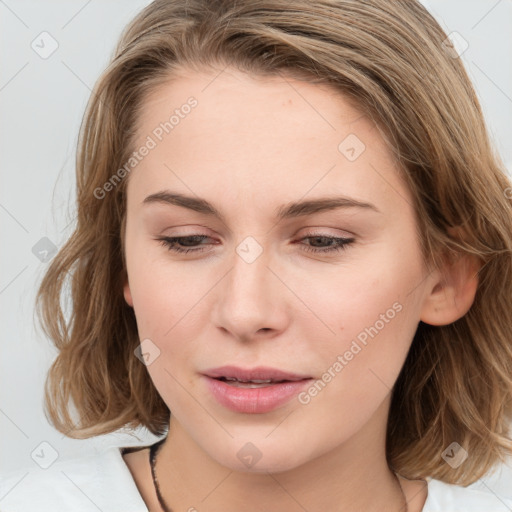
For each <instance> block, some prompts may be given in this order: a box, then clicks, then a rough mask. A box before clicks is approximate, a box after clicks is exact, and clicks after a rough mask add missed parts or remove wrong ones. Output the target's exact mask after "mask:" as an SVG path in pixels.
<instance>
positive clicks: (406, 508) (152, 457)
mask: <svg viewBox="0 0 512 512" xmlns="http://www.w3.org/2000/svg"><path fill="white" fill-rule="evenodd" d="M166 439H167V438H166V437H164V438H163V439H161V440H160V441H158V442H157V443H155V444H153V445H152V446H151V448H150V450H149V465H150V466H151V476H152V477H153V484H154V486H155V491H156V495H157V498H158V502H159V503H160V506H161V507H162V509H163V510H164V512H173V510H172V508H171V507H169V505H167V503H166V502H165V500H164V498H163V496H162V493H161V492H160V486H159V485H158V479H157V478H156V474H155V459H156V454H157V452H158V450H159V448H160V447H161V446H162V444H163V442H164V441H165V440H166ZM393 475H395V478H396V481H397V482H398V485H399V486H400V491H401V493H402V498H403V503H404V504H403V506H402V507H401V509H400V511H402V510H403V511H404V512H409V505H408V504H407V499H406V498H405V493H404V489H403V487H402V484H401V482H400V479H399V478H398V476H397V475H396V473H395V472H393Z"/></svg>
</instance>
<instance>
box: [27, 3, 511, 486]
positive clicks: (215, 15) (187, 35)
mask: <svg viewBox="0 0 512 512" xmlns="http://www.w3.org/2000/svg"><path fill="white" fill-rule="evenodd" d="M446 38H447V35H446V34H445V33H444V32H443V30H442V29H441V27H440V26H439V24H438V23H437V22H436V21H435V19H434V18H433V17H432V16H431V15H430V14H429V13H428V11H427V10H426V9H425V8H424V7H423V6H422V5H421V4H420V3H418V2H417V1H416V0H398V1H394V2H389V1H388V0H367V1H364V2H361V1H359V0H357V1H356V0H316V1H315V2H310V1H307V0H300V1H299V0H294V1H293V2H290V1H289V0H253V1H243V0H238V1H236V2H235V1H229V0H213V1H212V0H188V1H184V0H182V1H180V0H156V1H154V2H153V3H151V4H150V5H148V6H147V7H146V8H144V9H143V10H142V11H141V12H140V13H139V14H138V15H137V16H136V17H135V19H134V20H133V21H132V22H131V23H130V24H129V25H128V26H127V27H126V28H125V30H124V32H123V34H122V36H121V39H120V41H119V43H118V46H117V48H116V50H115V54H114V56H113V58H112V60H111V62H110V64H109V66H108V67H107V69H106V70H105V71H104V73H103V74H102V76H101V77H100V78H99V80H98V81H97V83H96V85H95V87H94V90H93V93H92V95H91V98H90V101H89V103H88V106H87V109H86V112H85V116H84V120H83V123H82V126H81V129H80V138H79V147H78V153H77V161H76V174H77V207H78V208H77V224H76V228H75V230H74V232H73V234H72V235H71V237H70V238H69V240H67V242H66V243H65V244H64V245H63V246H62V248H61V249H60V251H59V252H58V254H57V255H56V256H55V258H54V259H53V260H52V262H51V264H50V265H49V268H48V270H47V273H46V275H45V276H44V278H43V280H42V283H41V286H40V289H39V291H38V296H37V312H38V314H39V317H40V321H41V324H42V326H43V329H44V331H45V333H46V334H47V335H48V336H49V337H50V338H51V339H52V340H53V342H54V344H55V346H56V348H57V349H58V351H59V354H58V357H57V358H56V360H55V361H54V363H53V365H52V366H51V368H50V370H49V373H48V376H47V381H46V385H45V414H47V417H48V415H49V419H50V421H51V422H52V424H53V425H54V426H55V427H56V428H57V429H58V430H59V431H61V432H63V433H66V435H68V436H69V437H73V438H87V437H91V436H95V435H99V434H105V433H109V432H113V431H115V430H118V429H120V428H123V427H124V428H126V427H128V428H136V427H139V426H144V427H146V428H147V429H148V430H149V431H150V432H152V433H153V434H155V435H158V436H160V435H162V434H164V433H165V432H166V429H167V428H168V423H169V419H170V411H169V409H168V408H167V406H166V405H165V403H164V401H163V400H162V398H161V397H160V396H159V394H158V392H157V390H156V389H155V387H154V385H153V383H152V381H151V379H150V378H149V375H148V372H147V368H146V367H145V366H144V364H141V362H140V361H139V359H138V358H137V357H135V355H134V350H135V349H136V348H137V347H138V345H139V338H138V334H137V326H136V322H135V317H134V312H133V310H132V309H131V308H130V307H129V306H128V305H127V304H126V302H125V301H124V297H123V293H122V287H123V283H124V280H125V277H126V266H125V260H124V238H123V237H124V219H125V214H126V182H127V179H123V180H121V181H120V182H119V183H118V184H117V185H116V186H115V187H114V189H113V190H112V191H110V192H109V193H108V194H106V195H105V197H104V198H102V199H98V198H97V194H95V190H97V189H98V187H102V186H103V185H104V184H105V183H106V182H107V181H108V180H109V179H110V178H111V176H112V174H113V170H115V169H119V168H120V167H121V166H122V165H123V163H125V162H126V161H127V160H128V159H129V157H130V155H131V154H132V152H133V151H134V141H135V139H136V136H137V122H138V119H139V114H140V112H141V109H142V108H143V104H144V99H145V98H146V97H147V95H148V94H149V93H150V92H151V91H154V90H155V88H157V87H158V86H159V85H160V84H164V83H168V82H169V80H172V78H173V77H174V76H177V74H178V73H179V70H180V69H191V70H205V69H211V68H212V67H213V66H216V65H217V66H218V65H220V66H226V65H231V66H234V67H236V68H238V69H240V70H242V71H244V72H247V73H251V74H254V75H260V76H273V75H277V74H280V73H286V74H287V75H288V76H291V77H296V78H299V79H302V80H307V81H309V82H313V83H319V84H328V85H330V86H331V87H333V88H335V89H336V90H337V91H339V92H340V93H341V94H343V95H344V97H345V98H347V99H349V100H350V101H353V102H354V103H355V104H356V105H357V106H358V108H359V110H360V111H361V112H362V113H364V114H366V115H368V116H369V117H370V118H371V119H373V120H374V122H375V123H376V125H377V126H378V127H379V129H380V130H381V132H382V133H383V134H385V136H386V140H388V141H389V144H390V148H391V150H392V151H393V155H394V157H395V158H396V161H397V164H398V168H399V170H400V173H401V174H402V175H403V177H404V179H406V181H407V184H408V186H409V188H410V190H411V192H412V194H413V197H414V200H415V204H414V208H415V213H416V216H417V227H418V237H419V238H418V239H419V240H420V243H421V248H422V254H423V257H424V260H425V262H426V263H428V264H429V265H432V266H433V267H438V266H440V265H441V263H442V262H443V261H445V260H444V259H443V258H445V257H452V258H456V257H461V256H463V255H473V256H474V257H476V258H478V259H479V260H480V261H481V262H482V267H481V269H480V271H479V284H478V289H477V292H476V297H475V300H474V303H473V305H472V307H471V308H470V309H469V311H468V312H467V313H466V315H464V316H463V317H462V318H460V319H459V320H457V321H456V322H453V323H452V324H450V325H445V326H432V325H428V324H425V323H423V322H420V324H419V326H418V329H417V332H416V334H415V337H414V340H413V342H412V345H411V349H410V351H409V354H408V356H407V359H406V361H405V364H404V366H403V369H402V371H401V373H400V375H399V377H398V380H397V382H396V384H395V387H394V390H393V396H392V403H391V409H390V415H389V420H388V435H387V441H386V453H387V459H388V463H389V465H390V466H391V467H392V468H394V470H396V471H397V472H398V473H400V474H401V475H403V476H406V477H408V478H425V477H427V476H431V477H433V478H437V479H440V480H443V481H446V482H449V483H459V484H462V485H467V484H470V483H472V482H474V481H476V480H477V479H478V478H480V477H481V476H482V475H484V474H485V473H486V472H487V471H489V470H490V469H491V468H492V467H493V466H494V465H495V464H496V463H497V462H498V461H503V460H504V456H505V455H510V454H511V453H512V442H511V439H510V437H509V435H510V434H509V426H510V421H511V416H512V378H511V375H512V315H511V313H510V305H511V304H512V252H511V251H512V201H511V197H512V193H510V192H512V188H510V187H511V183H510V181H509V179H508V178H507V176H506V172H505V167H504V165H503V163H502V161H501V160H500V159H499V156H498V155H497V154H496V153H495V152H494V150H493V148H492V147H491V144H490V141H489V137H488V133H487V130H486V126H485V124H484V118H483V115H482V111H481V107H480V105H479V102H478V100H477V97H476V95H475V92H474V89H473V87H472V85H471V82H470V80H469V78H468V76H467V74H466V72H465V70H464V67H463V64H462V62H461V60H460V58H454V55H453V54H450V53H449V52H448V51H445V49H444V47H443V41H445V40H446ZM456 226H459V228H460V229H461V231H460V233H462V235H463V236H454V235H453V234H450V233H449V228H451V227H456ZM67 283H69V285H70V291H71V301H72V308H71V314H70V316H69V318H66V317H65V315H64V312H63V308H62V305H61V298H62V296H63V295H64V292H65V291H66V290H65V285H66V284H67ZM70 402H73V404H74V405H75V407H76V411H77V413H78V422H77V423H74V421H73V419H72V417H71V415H70V412H69V406H70ZM453 441H456V442H458V443H459V444H460V445H461V446H462V447H463V448H464V449H465V450H466V451H467V452H468V454H469V457H468V458H467V460H466V461H465V462H464V463H463V464H462V465H460V466H459V467H457V468H452V467H451V466H449V465H448V464H446V463H445V462H444V460H443V459H442V457H441V455H442V452H443V450H444V449H445V448H446V447H447V446H448V445H450V443H452V442H453Z"/></svg>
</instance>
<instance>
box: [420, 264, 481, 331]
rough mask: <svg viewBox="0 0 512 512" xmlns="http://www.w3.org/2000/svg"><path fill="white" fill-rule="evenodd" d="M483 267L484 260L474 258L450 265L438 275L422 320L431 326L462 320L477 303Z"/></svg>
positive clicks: (427, 299) (444, 267) (445, 265)
mask: <svg viewBox="0 0 512 512" xmlns="http://www.w3.org/2000/svg"><path fill="white" fill-rule="evenodd" d="M481 267H482V262H481V260H480V259H479V258H477V257H476V256H474V255H472V254H462V255H458V256H457V257H456V258H455V259H454V260H452V261H446V263H445V264H444V266H443V268H442V269H439V270H437V272H436V274H435V276H436V278H435V280H434V282H433V284H432V288H431V291H430V293H429V295H428V297H427V298H426V300H425V302H424V304H423V309H422V312H421V317H420V320H421V321H423V322H425V323H427V324H430V325H448V324H451V323H453V322H455V321H456V320H458V319H459V318H462V317H463V316H464V315H465V314H466V313H467V312H468V311H469V308H470V307H471V305H472V304H473V301H474V300H475V295H476V290H477V287H478V272H479V271H480V269H481Z"/></svg>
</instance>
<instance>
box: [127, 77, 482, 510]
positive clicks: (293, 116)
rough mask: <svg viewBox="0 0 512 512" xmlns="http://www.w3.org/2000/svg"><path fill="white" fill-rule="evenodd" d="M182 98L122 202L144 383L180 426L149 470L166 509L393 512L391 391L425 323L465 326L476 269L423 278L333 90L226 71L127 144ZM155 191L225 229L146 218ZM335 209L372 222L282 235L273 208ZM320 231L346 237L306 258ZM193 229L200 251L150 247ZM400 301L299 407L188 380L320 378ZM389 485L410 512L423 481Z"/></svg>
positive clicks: (330, 220)
mask: <svg viewBox="0 0 512 512" xmlns="http://www.w3.org/2000/svg"><path fill="white" fill-rule="evenodd" d="M190 96H194V97H195V98H196V99H197V101H198V105H197V107H196V108H195V109H193V110H192V111H191V113H190V114H189V115H188V116H185V117H184V119H180V123H179V125H177V126H175V128H174V129H173V130H172V132H170V133H169V134H167V135H165V136H164V138H163V140H162V141H161V142H159V143H158V144H157V146H156V147H155V148H154V149H152V150H151V151H150V152H149V154H148V155H147V156H146V157H145V158H144V159H143V160H142V161H141V162H140V163H139V164H138V165H137V167H136V168H135V169H134V170H133V171H132V172H131V174H130V176H129V182H128V187H127V224H126V240H125V251H126V258H127V274H128V279H127V280H126V283H125V285H124V297H125V300H126V302H127V303H128V304H129V305H130V306H132V307H133V309H134V312H135V316H136V319H137V326H138V331H139V336H140V339H141V340H144V339H146V338H149V339H150V340H151V341H152V343H154V345H155V346H157V347H158V349H159V350H160V354H159V356H158V357H157V358H156V359H155V360H154V361H152V362H151V363H150V364H148V366H147V370H148V372H149V374H150V376H151V379H152V381H153V382H154V385H155V386H156V389H157V390H158V392H159V393H160V395H161V396H162V399H163V400H164V401H165V403H166V404H167V406H168V407H169V408H170V410H171V411H172V416H171V422H170V431H169V436H168V439H167V441H166V443H165V444H164V445H163V447H162V448H161V450H160V452H159V455H158V458H157V465H156V473H157V478H158V480H159V483H160V488H161V491H162V494H163V497H164V499H165V500H166V502H167V503H168V504H169V505H170V506H171V507H172V508H173V510H175V511H177V510H189V509H190V510H193V509H191V507H195V509H197V510H198V511H201V512H203V511H219V510H222V511H224V512H234V511H237V512H239V511H240V510H242V509H243V510H244V511H248V512H256V511H260V510H267V511H282V510H286V511H289V512H295V511H303V510H304V509H306V510H308V511H311V512H312V511H332V512H334V511H340V510H347V511H348V510H350V511H359V510H364V511H367V512H371V511H382V510H383V509H385V510H389V511H394V510H396V511H398V510H400V509H401V505H402V494H401V491H400V488H399V486H398V484H397V481H396V479H395V477H394V476H393V473H392V472H391V470H390V469H389V468H388V466H387V464H386V459H385V432H386V424H387V418H388V412H389V405H390V392H391V388H392V386H393V384H394V382H395V381H396V379H397V377H398V374H399V372H400V369H401V367H402V365H403V363H404V360H405V357H406V355H407V352H408V349H409V347H410V345H411V342H412V339H413V336H414V333H415V331H416V329H417V326H418V323H419V321H420V320H422V321H424V322H426V323H431V324H433V325H444V324H448V323H451V322H454V321H455V320H457V319H458V318H460V317H461V316H463V315H464V314H465V313H466V312H467V310H468V309H469V307H470V306H471V304H472V302H473V300H474V295H475V291H476V286H477V278H476V272H475V267H474V265H472V264H471V263H470V264H468V262H467V261H466V260H465V259H462V258H461V259H460V260H458V261H457V262H456V263H454V264H453V265H452V266H450V267H448V266H447V267H446V268H445V269H444V270H445V276H444V278H442V274H441V269H437V270H435V271H430V270H427V269H426V268H424V266H423V263H422V260H421V253H420V247H419V243H418V241H417V239H416V235H415V226H416V225H415V216H414V211H413V207H412V204H413V200H412V197H411V194H410V192H409V190H408V189H407V187H406V186H405V184H404V183H403V182H402V181H401V179H400V177H399V175H398V172H397V168H396V166H395V163H394V162H393V159H392V157H391V154H390V152H389V150H388V148H387V146H386V145H385V143H384V140H383V139H382V137H381V135H380V132H379V130H378V129H377V128H376V126H375V125H374V124H373V123H372V122H371V121H370V120H369V119H368V118H367V117H365V116H362V115H361V113H359V112H358V111H357V110H355V109H354V107H353V106H351V105H350V104H349V103H348V102H347V100H346V99H345V98H344V97H342V96H341V95H340V94H337V93H336V92H335V91H334V90H332V89H330V88H328V87H327V86H320V85H318V84H311V83H306V82H302V81H298V80H294V79H292V78H290V77H286V76H285V75H281V76H277V77H271V78H268V77H267V78H261V77H260V78H257V77H252V76H249V75H247V74H244V73H241V72H240V71H238V70H235V69H233V68H226V69H225V70H224V71H223V72H221V73H220V74H219V73H218V72H215V73H214V72H204V73H197V72H192V71H187V72H184V73H183V74H182V75H181V76H180V77H179V78H178V79H176V80H173V82H172V83H171V82H169V83H168V84H166V85H164V86H161V87H160V88H159V89H158V90H156V91H154V92H153V93H152V95H151V96H150V97H149V98H148V99H147V100H146V102H145V106H144V109H143V110H142V115H141V118H140V120H139V126H138V132H137V133H138V134H139V140H138V144H137V147H138V146H139V145H141V144H143V143H144V141H145V140H146V137H147V136H148V135H150V134H151V133H152V131H153V130H154V129H155V127H156V126H158V125H159V123H161V122H162V121H164V120H166V119H168V117H169V113H170V112H172V111H174V110H175V109H176V108H179V106H180V105H183V104H184V103H186V101H187V98H189V97H190ZM349 134H355V135H356V136H357V137H358V138H359V139H360V140H361V141H363V143H364V144H365V147H366V148H365V150H364V151H363V152H362V153H361V154H360V156H359V157H358V158H357V159H355V160H354V161H350V160H349V159H347V157H346V156H345V154H343V153H342V152H340V151H339V150H338V145H339V144H340V142H342V141H343V140H344V139H345V138H346V137H347V136H348V135H349ZM165 189H167V190H171V191H173V192H180V193H183V194H187V195H192V196H198V197H201V198H205V199H206V200H207V201H209V202H211V203H213V204H214V205H215V207H216V208H217V209H218V210H219V211H220V212H221V213H222V214H223V216H224V217H225V222H223V221H221V220H220V219H218V218H216V217H214V216H211V215H206V214H203V213H198V212H194V211H192V210H189V209H187V208H184V207H180V206H176V205H170V204H157V203H151V204H143V200H144V198H146V197H147V196H148V195H150V194H154V193H156V192H159V191H161V190H165ZM332 195H335V196H339V195H344V196H347V197H351V198H354V199H357V200H359V201H364V202H367V203H372V204H373V205H375V207H376V208H377V209H378V210H379V211H378V212H376V211H373V210H370V209H363V208H339V209H335V210H330V211H324V212H320V213H315V214H312V215H308V216H305V217H296V218H292V219H287V220H282V221H280V222H277V221H276V218H275V216H274V212H275V209H276V208H277V207H279V206H280V205H283V204H285V203H288V202H291V201H298V200H301V199H316V198H319V197H325V196H332ZM312 233H313V235H316V236H319V234H321V235H323V236H331V237H345V238H354V239H355V241H354V242H353V243H352V244H350V245H348V246H346V248H345V250H342V251H340V252H336V251H333V252H332V253H325V254H322V253H318V254H316V253H312V252H308V251H307V250H305V247H308V246H313V247H316V248H320V249H325V248H326V247H328V246H329V241H328V240H327V241H325V240H323V241H320V242H317V244H316V245H314V242H315V240H312V239H311V238H309V239H308V238H305V237H306V235H307V236H311V234H312ZM197 234H199V235H206V236H208V237H210V238H207V239H206V240H205V241H203V242H196V245H195V247H196V248H197V247H204V248H205V250H204V252H198V253H190V254H175V253H173V252H171V251H169V249H168V248H167V247H165V246H163V245H162V243H161V242H160V241H159V240H158V238H159V237H162V236H191V235H197ZM248 236H251V237H253V238H254V239H255V240H257V242H258V244H259V246H260V247H261V249H262V253H261V254H260V255H259V257H258V258H256V259H255V261H253V262H252V263H247V262H246V261H245V260H244V259H243V258H242V257H240V256H239V255H238V254H237V252H236V248H237V246H238V245H239V244H241V242H242V241H243V240H244V239H245V238H246V237H248ZM201 243H202V244H205V245H201ZM192 247H193V246H192ZM185 248H186V247H185ZM396 303H398V304H400V305H401V306H402V309H401V310H400V312H398V313H396V315H394V318H393V319H391V320H389V321H388V322H387V323H385V326H384V328H382V329H380V330H379V332H378V334H377V335H376V336H375V337H374V338H369V340H368V343H367V345H366V346H364V347H363V349H362V350H361V351H360V352H358V353H357V355H356V356H355V357H353V359H352V360H350V361H349V362H348V364H346V366H344V368H343V370H342V371H341V372H339V373H337V374H336V376H335V378H333V379H332V380H331V382H329V383H328V384H327V385H326V386H325V388H324V389H323V390H322V391H321V392H319V393H318V394H317V396H315V397H313V398H312V399H311V401H310V402H309V403H308V404H302V403H300V402H299V401H298V400H296V399H292V400H291V401H289V402H288V403H286V404H284V405H283V406H281V407H279V408H277V409H275V410H274V411H272V412H269V413H264V414H242V413H237V412H233V411H230V410H228V409H226V408H224V407H223V406H222V405H220V404H219V403H218V402H217V401H216V400H215V399H214V397H213V396H212V395H211V394H210V393H209V391H208V389H207V388H206V386H205V384H204V382H203V380H202V378H201V376H200V372H202V371H204V370H205V369H207V368H212V367H217V366H221V365H224V364H235V365H238V366H242V367H245V368H249V367H254V366H259V365H266V366H271V367H276V368H280V369H283V370H287V371H292V372H296V373H302V374H306V375H310V376H312V377H314V378H315V379H321V378H322V374H324V372H325V371H326V370H327V369H328V368H329V367H332V365H333V363H334V362H335V361H336V358H337V356H338V355H339V354H344V353H345V352H346V351H347V350H348V349H349V348H350V345H351V343H352V341H353V340H354V339H356V336H357V335H358V334H359V333H361V332H362V331H364V329H365V328H367V327H370V326H373V325H375V323H376V321H377V320H379V318H381V317H380V315H381V314H383V313H385V312H386V311H387V310H389V309H390V308H392V306H393V304H396ZM248 441H250V442H251V443H253V444H254V445H255V446H256V447H257V449H258V450H259V452H260V453H261V459H260V460H259V461H258V462H257V463H256V464H255V465H254V466H252V467H250V468H248V467H247V466H245V465H244V463H243V462H242V461H241V460H239V458H238V457H237V453H238V451H239V450H240V449H241V448H242V447H243V446H244V445H245V444H246V443H247V442H248ZM125 461H126V463H127V465H128V467H129V468H130V471H131V472H132V475H133V477H134V480H135V482H136V484H137V486H138V488H139V490H140V493H141V495H142V497H143V499H144V500H145V502H146V503H147V505H148V508H149V509H150V510H152V511H153V510H154V511H156V510H161V508H160V507H159V505H158V501H157V498H156V494H155V492H154V488H153V483H152V480H151V473H150V468H149V462H148V450H147V449H146V450H141V451H139V452H134V453H131V454H127V455H125ZM401 481H402V485H403V489H404V492H405V495H406V499H407V501H408V508H409V511H410V512H417V511H421V509H422V507H423V504H424V502H425V499H426V496H427V490H426V483H425V482H424V481H421V480H418V481H409V480H405V479H402V480H401ZM384 504H385V506H384Z"/></svg>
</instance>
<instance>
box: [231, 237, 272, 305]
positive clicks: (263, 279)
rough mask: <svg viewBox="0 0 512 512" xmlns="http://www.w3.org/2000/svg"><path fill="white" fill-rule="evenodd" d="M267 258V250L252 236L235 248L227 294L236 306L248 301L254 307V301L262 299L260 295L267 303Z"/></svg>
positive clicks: (268, 254) (268, 272)
mask: <svg viewBox="0 0 512 512" xmlns="http://www.w3.org/2000/svg"><path fill="white" fill-rule="evenodd" d="M269 256H270V253H269V251H268V248H265V249H264V247H263V245H262V243H260V242H259V241H258V240H256V239H255V238H254V237H252V236H248V237H246V238H244V239H243V240H242V241H241V242H240V243H239V244H238V245H237V246H236V247H235V254H234V255H233V260H232V262H233V267H232V270H231V272H230V276H229V279H228V281H229V284H228V288H229V290H228V293H229V296H230V297H232V298H233V299H234V300H236V303H237V304H240V305H242V304H243V303H244V302H245V301H246V300H249V301H250V302H253V304H254V306H255V305H256V302H254V301H257V300H258V299H263V297H262V295H266V296H267V297H266V299H267V300H266V303H268V302H269V300H268V299H269V297H268V292H269V290H268V289H267V287H268V285H269V274H270V273H271V272H270V270H269V268H268V265H269V259H270V258H269ZM254 306H253V307H254Z"/></svg>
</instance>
